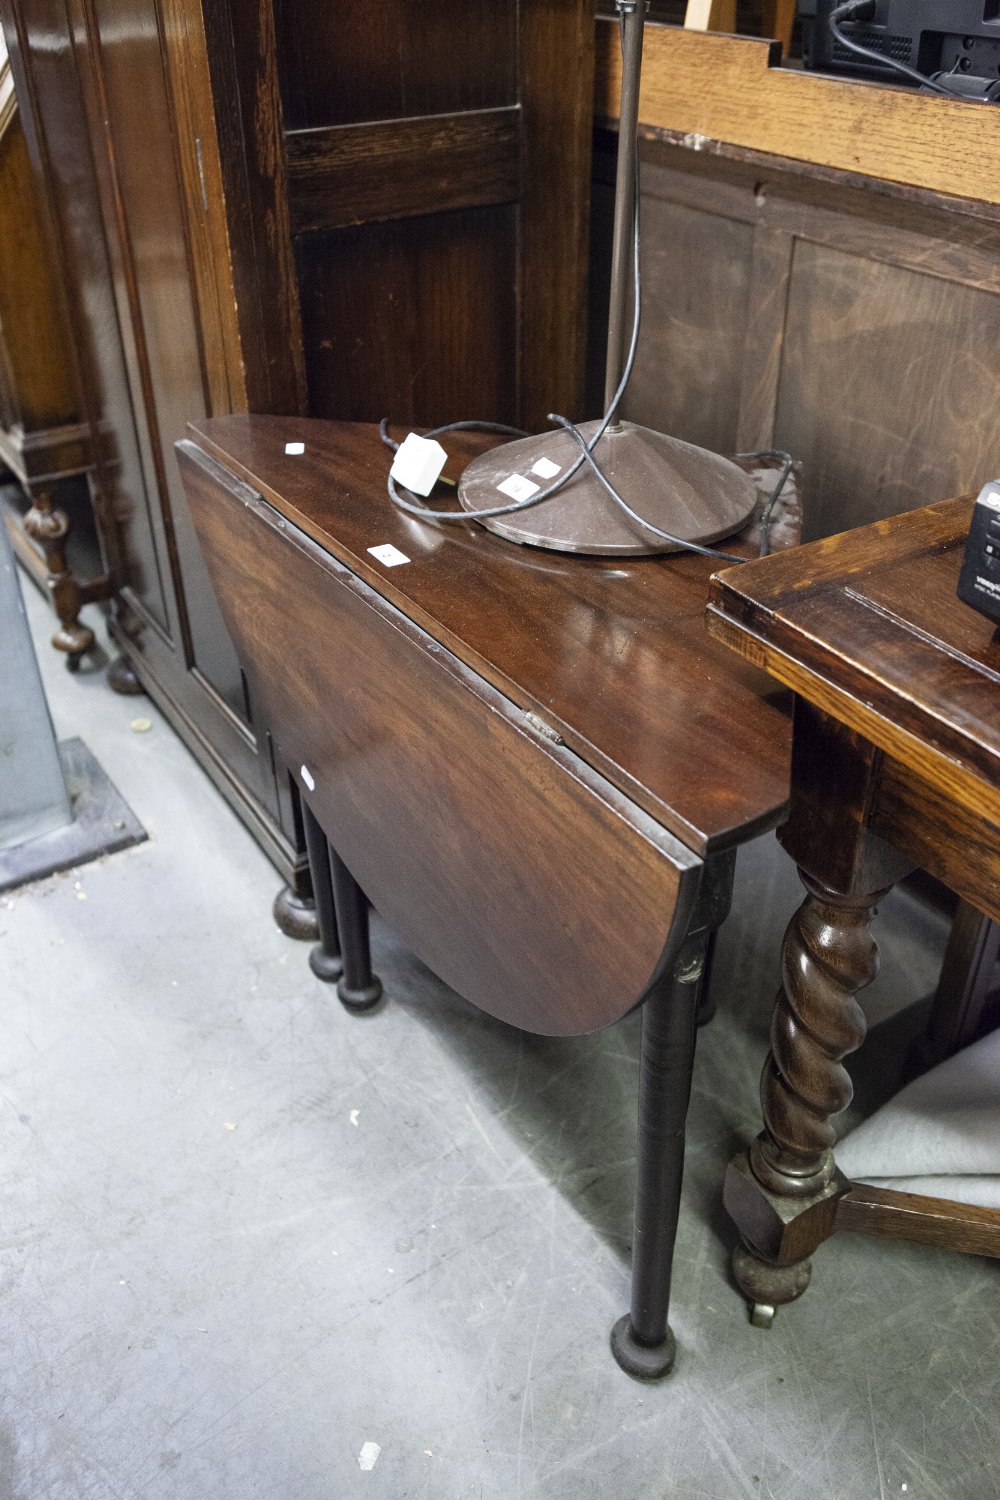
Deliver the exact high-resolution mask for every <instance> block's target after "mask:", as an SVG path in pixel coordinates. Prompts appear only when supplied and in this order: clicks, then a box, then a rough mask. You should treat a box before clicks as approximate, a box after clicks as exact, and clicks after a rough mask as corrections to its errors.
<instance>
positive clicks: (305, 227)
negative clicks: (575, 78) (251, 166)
mask: <svg viewBox="0 0 1000 1500" xmlns="http://www.w3.org/2000/svg"><path fill="white" fill-rule="evenodd" d="M520 114H521V112H520V109H518V108H515V107H512V108H508V109H489V110H469V111H467V112H465V113H463V114H455V115H427V116H424V117H420V116H416V117H414V118H413V119H412V120H386V121H382V122H381V123H380V124H377V125H336V126H332V127H330V128H327V129H320V130H292V131H289V132H288V134H287V135H286V136H285V150H286V152H287V154H288V185H289V192H290V196H291V215H292V232H293V233H294V234H303V233H306V232H308V231H311V230H318V229H343V228H345V227H347V226H348V225H350V224H360V223H366V222H367V223H371V222H373V221H376V220H379V219H402V218H408V217H410V216H411V215H415V214H430V213H444V212H446V211H447V210H449V209H456V208H476V207H482V206H485V205H488V204H495V203H513V202H516V201H517V199H518V197H519V196H520V191H521V163H520V127H521V119H520Z"/></svg>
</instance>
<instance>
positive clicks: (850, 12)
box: [827, 0, 964, 99]
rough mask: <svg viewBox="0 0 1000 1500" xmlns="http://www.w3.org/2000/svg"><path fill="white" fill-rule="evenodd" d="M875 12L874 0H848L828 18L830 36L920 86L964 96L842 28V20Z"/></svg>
mask: <svg viewBox="0 0 1000 1500" xmlns="http://www.w3.org/2000/svg"><path fill="white" fill-rule="evenodd" d="M874 14H875V0H847V4H846V5H838V6H837V7H836V9H835V10H832V11H831V12H830V15H829V18H828V22H827V24H828V25H829V28H830V34H831V36H833V37H835V38H836V40H837V41H838V42H839V43H840V45H841V46H842V47H846V48H847V50H848V52H855V53H857V55H858V57H865V58H867V59H869V61H872V62H877V63H878V64H879V66H880V67H885V68H895V70H896V72H897V73H902V75H903V77H904V78H908V79H909V80H910V82H911V83H919V84H920V86H921V88H925V89H933V90H934V92H935V93H936V94H945V95H947V97H948V98H949V99H958V98H962V97H964V96H963V95H960V94H957V93H956V92H955V90H954V89H949V88H945V86H944V84H942V83H938V82H937V81H936V80H935V79H933V78H928V77H927V76H926V74H924V73H918V72H917V70H916V68H911V67H910V65H909V63H904V62H900V61H899V59H898V58H896V57H890V56H889V55H888V53H886V52H876V51H875V50H874V48H872V47H864V46H862V44H861V43H860V42H856V41H854V39H853V38H852V37H849V36H848V35H847V34H846V33H845V32H844V31H843V30H842V29H841V24H840V23H841V22H842V21H870V20H871V19H872V17H873V16H874Z"/></svg>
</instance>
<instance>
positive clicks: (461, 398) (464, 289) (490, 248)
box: [298, 208, 517, 425]
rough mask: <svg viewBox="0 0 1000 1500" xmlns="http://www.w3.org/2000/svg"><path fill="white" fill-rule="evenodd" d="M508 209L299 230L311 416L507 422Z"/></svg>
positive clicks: (511, 322) (511, 365)
mask: <svg viewBox="0 0 1000 1500" xmlns="http://www.w3.org/2000/svg"><path fill="white" fill-rule="evenodd" d="M515 216H516V210H515V209H513V208H499V209H475V210H469V211H466V212H462V213H453V214H448V215H446V216H441V217H434V218H427V219H406V220H400V221H398V222H396V223H388V224H371V225H364V226H362V227H360V228H358V229H353V230H346V231H342V232H338V233H336V234H322V235H320V234H314V235H304V236H302V237H301V238H300V240H299V243H298V262H299V278H300V297H301V301H302V318H303V327H304V330H305V334H306V367H307V372H308V380H309V409H310V412H311V413H312V415H314V416H317V417H339V418H345V419H352V420H363V421H375V420H377V419H379V418H381V417H384V416H390V417H391V418H392V420H393V421H394V422H408V423H412V424H414V425H418V424H425V425H426V424H433V423H440V422H448V421H458V420H462V419H463V418H467V417H473V418H474V417H481V418H483V419H485V420H488V421H512V420H513V418H514V416H515V414H516V383H515V377H516V354H517V350H516V343H515V339H514V334H513V330H514V328H515V325H516V307H515V278H516V266H515V259H514V232H515Z"/></svg>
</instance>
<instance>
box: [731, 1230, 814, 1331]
mask: <svg viewBox="0 0 1000 1500" xmlns="http://www.w3.org/2000/svg"><path fill="white" fill-rule="evenodd" d="M733 1276H734V1277H735V1279H736V1285H737V1286H738V1287H739V1289H740V1291H741V1292H742V1293H743V1294H744V1296H745V1297H746V1299H747V1301H748V1302H749V1303H750V1322H751V1323H752V1324H753V1326H754V1327H755V1328H771V1327H772V1326H773V1324H774V1319H775V1316H776V1314H777V1311H778V1308H779V1307H783V1306H784V1304H785V1303H786V1302H794V1301H795V1299H796V1298H797V1297H801V1296H802V1293H803V1292H804V1291H805V1289H806V1287H807V1286H808V1285H809V1279H810V1277H811V1276H812V1261H809V1260H799V1261H796V1262H795V1263H794V1265H790V1266H776V1265H773V1264H772V1263H771V1262H770V1261H767V1260H761V1258H760V1256H759V1255H756V1254H755V1253H754V1251H753V1250H751V1249H750V1247H749V1245H747V1244H746V1243H745V1241H743V1240H740V1242H739V1244H738V1245H737V1246H736V1248H735V1249H734V1251H733Z"/></svg>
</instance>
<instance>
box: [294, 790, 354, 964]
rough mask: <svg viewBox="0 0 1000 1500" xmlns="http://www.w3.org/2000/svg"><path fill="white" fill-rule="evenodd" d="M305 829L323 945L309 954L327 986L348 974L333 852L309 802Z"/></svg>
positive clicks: (304, 815)
mask: <svg viewBox="0 0 1000 1500" xmlns="http://www.w3.org/2000/svg"><path fill="white" fill-rule="evenodd" d="M302 826H303V829H304V832H305V838H306V853H307V854H308V856H309V875H310V879H311V880H312V888H313V900H314V902H315V907H316V926H317V928H318V931H319V942H318V943H317V944H316V946H315V948H313V950H312V952H311V953H310V954H309V967H310V969H312V971H313V973H314V974H315V975H316V978H317V979H322V980H323V981H324V982H325V983H326V984H332V983H333V982H334V981H335V980H338V979H339V978H340V977H341V975H342V974H343V972H344V963H343V959H342V957H341V952H340V932H339V929H338V926H337V914H336V909H335V907H334V902H333V882H332V879H331V876H330V850H329V845H328V844H327V841H326V834H325V833H324V832H323V830H322V828H321V827H320V826H319V823H318V822H317V821H316V818H315V815H314V814H313V812H312V810H311V808H310V807H309V806H308V804H307V803H305V802H303V803H302Z"/></svg>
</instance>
